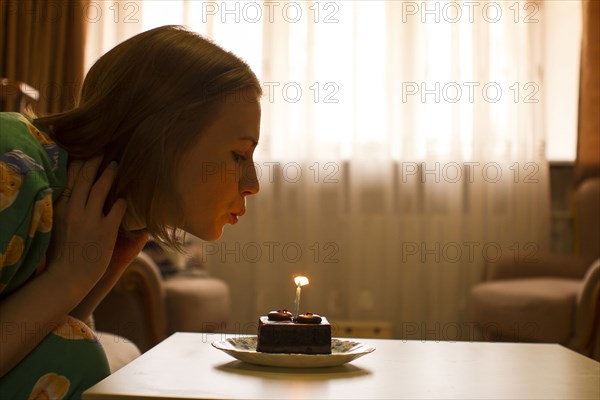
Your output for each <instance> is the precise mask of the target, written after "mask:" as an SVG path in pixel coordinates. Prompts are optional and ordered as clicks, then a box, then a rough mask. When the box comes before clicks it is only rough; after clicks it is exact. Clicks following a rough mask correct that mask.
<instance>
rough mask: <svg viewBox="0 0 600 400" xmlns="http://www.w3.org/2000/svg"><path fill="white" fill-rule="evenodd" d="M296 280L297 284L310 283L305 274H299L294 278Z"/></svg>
mask: <svg viewBox="0 0 600 400" xmlns="http://www.w3.org/2000/svg"><path fill="white" fill-rule="evenodd" d="M294 282H295V283H296V285H297V286H304V285H308V278H307V277H305V276H297V277H295V278H294Z"/></svg>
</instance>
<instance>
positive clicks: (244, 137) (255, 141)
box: [238, 136, 258, 147]
mask: <svg viewBox="0 0 600 400" xmlns="http://www.w3.org/2000/svg"><path fill="white" fill-rule="evenodd" d="M238 140H249V141H250V142H252V147H256V146H257V145H258V141H257V140H256V139H255V138H253V137H252V136H242V137H240V138H238Z"/></svg>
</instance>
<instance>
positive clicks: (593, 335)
mask: <svg viewBox="0 0 600 400" xmlns="http://www.w3.org/2000/svg"><path fill="white" fill-rule="evenodd" d="M575 234H576V238H577V241H578V245H579V251H578V255H573V256H562V255H556V254H541V255H538V256H537V257H536V261H535V262H529V263H527V262H524V261H522V260H519V261H513V262H507V261H504V262H498V263H495V264H489V265H487V266H486V267H487V268H486V276H485V278H484V282H482V283H480V284H477V285H475V286H474V287H473V288H472V290H471V293H470V298H469V308H470V313H471V318H472V320H473V321H474V322H476V326H478V327H479V328H480V329H481V328H484V329H483V330H484V332H485V334H484V335H483V336H484V339H486V340H498V341H528V342H546V343H560V344H563V345H565V346H567V347H569V348H570V349H572V350H575V351H577V352H579V353H582V354H584V355H586V356H589V357H592V358H595V359H596V360H599V361H600V178H592V179H588V180H586V181H584V182H583V183H582V184H581V185H580V186H579V187H578V188H577V191H576V193H575Z"/></svg>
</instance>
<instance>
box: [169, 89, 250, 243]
mask: <svg viewBox="0 0 600 400" xmlns="http://www.w3.org/2000/svg"><path fill="white" fill-rule="evenodd" d="M260 113H261V110H260V103H259V100H258V97H257V96H256V93H255V92H254V90H247V91H245V92H244V93H242V94H238V95H230V96H229V97H227V99H226V101H225V102H224V103H223V105H222V107H221V109H220V112H219V114H218V116H217V117H216V119H215V121H214V122H213V123H212V124H211V125H210V126H209V127H208V128H207V129H205V130H204V131H203V132H202V133H201V134H200V137H199V139H198V140H197V141H196V142H195V143H194V144H193V145H192V146H191V147H190V148H189V149H188V150H187V151H186V153H185V154H184V155H183V156H182V158H181V161H180V164H179V165H180V168H179V171H178V175H177V182H176V185H177V186H176V187H177V190H178V192H179V195H180V198H181V199H182V204H183V213H184V218H185V220H184V224H183V226H181V227H180V228H182V229H183V230H185V231H186V232H189V233H190V234H192V235H194V236H197V237H199V238H201V239H204V240H215V239H218V238H219V237H220V236H221V234H222V232H223V227H224V226H225V224H227V223H230V224H235V223H236V222H237V219H238V217H240V216H242V215H243V214H244V213H245V212H246V196H249V195H253V194H256V193H258V190H259V184H258V179H257V176H256V170H255V168H254V161H253V154H254V149H255V147H256V145H257V144H258V140H259V136H260Z"/></svg>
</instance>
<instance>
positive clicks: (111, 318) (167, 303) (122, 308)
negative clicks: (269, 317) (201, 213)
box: [94, 252, 230, 352]
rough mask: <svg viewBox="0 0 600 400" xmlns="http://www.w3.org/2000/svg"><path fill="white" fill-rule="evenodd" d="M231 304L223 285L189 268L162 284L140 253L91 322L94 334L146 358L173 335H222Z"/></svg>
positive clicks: (153, 266)
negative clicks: (122, 341) (118, 340)
mask: <svg viewBox="0 0 600 400" xmlns="http://www.w3.org/2000/svg"><path fill="white" fill-rule="evenodd" d="M188 264H190V263H189V262H188ZM191 264H194V262H193V260H192V262H191ZM196 264H197V262H196ZM229 304H230V303H229V288H228V286H227V284H226V283H225V282H223V281H222V280H220V279H217V278H214V277H211V276H210V275H209V273H208V272H207V271H205V270H202V269H200V268H194V267H191V268H188V269H185V270H182V271H179V272H178V273H176V274H173V275H172V276H169V277H166V278H165V277H163V276H162V275H161V273H160V270H159V267H158V265H157V264H156V263H155V261H154V260H153V259H152V258H151V257H150V256H149V255H148V254H147V253H145V252H142V253H140V254H139V255H138V256H137V257H136V258H135V259H134V260H133V262H132V263H131V264H130V265H129V266H128V267H127V269H126V271H125V272H124V273H123V276H122V277H121V279H120V280H119V282H118V283H117V284H116V285H115V287H114V288H113V289H112V291H111V292H110V293H109V294H108V295H107V296H106V298H105V299H104V300H103V301H102V303H101V304H100V305H99V306H98V307H97V308H96V311H95V312H94V319H95V322H96V327H97V329H98V330H100V331H103V332H109V333H113V334H115V335H118V336H122V337H125V338H127V339H129V340H131V341H132V342H133V343H135V344H136V345H137V347H138V348H139V349H140V350H141V351H142V352H145V351H147V350H149V349H150V348H152V347H153V346H155V345H156V344H158V343H159V342H160V341H162V340H163V339H165V338H166V337H167V336H168V335H170V334H172V333H174V332H214V331H218V330H219V329H223V328H224V326H225V324H226V322H227V320H228V317H229V307H230V306H229Z"/></svg>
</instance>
